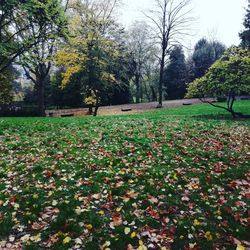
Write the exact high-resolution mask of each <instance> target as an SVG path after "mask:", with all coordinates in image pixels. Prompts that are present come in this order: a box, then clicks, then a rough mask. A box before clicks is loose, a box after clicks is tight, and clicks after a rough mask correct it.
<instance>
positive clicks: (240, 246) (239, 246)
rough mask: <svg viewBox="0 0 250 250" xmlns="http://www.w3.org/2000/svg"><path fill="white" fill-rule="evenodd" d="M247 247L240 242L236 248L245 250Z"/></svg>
mask: <svg viewBox="0 0 250 250" xmlns="http://www.w3.org/2000/svg"><path fill="white" fill-rule="evenodd" d="M245 249H246V248H245V247H244V246H242V245H240V244H238V245H237V248H236V250H245Z"/></svg>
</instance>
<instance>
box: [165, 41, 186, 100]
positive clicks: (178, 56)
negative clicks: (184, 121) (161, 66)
mask: <svg viewBox="0 0 250 250" xmlns="http://www.w3.org/2000/svg"><path fill="white" fill-rule="evenodd" d="M186 75H187V68H186V63H185V55H184V52H183V49H182V47H181V46H176V47H174V49H173V50H172V51H171V52H170V55H169V64H168V65H167V67H166V70H165V77H164V85H165V87H166V92H167V94H166V98H167V99H178V98H183V97H184V94H185V91H186V79H187V78H186Z"/></svg>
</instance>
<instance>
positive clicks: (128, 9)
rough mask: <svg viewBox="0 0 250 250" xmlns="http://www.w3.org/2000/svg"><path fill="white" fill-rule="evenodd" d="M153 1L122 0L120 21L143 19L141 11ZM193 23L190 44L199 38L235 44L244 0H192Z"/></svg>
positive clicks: (190, 45) (241, 19)
mask: <svg viewBox="0 0 250 250" xmlns="http://www.w3.org/2000/svg"><path fill="white" fill-rule="evenodd" d="M153 2H154V0H123V6H122V10H121V15H120V16H119V19H120V21H121V22H122V23H123V24H124V25H125V26H126V27H129V25H131V24H132V23H133V22H134V21H136V20H141V19H143V18H144V16H143V14H142V11H145V10H147V9H152V6H153ZM192 7H193V16H195V17H196V21H195V23H194V25H193V28H194V33H195V36H193V37H192V38H188V39H187V40H188V41H189V40H190V41H189V42H188V41H187V43H188V44H187V45H186V46H189V47H193V45H194V44H195V43H196V42H197V40H199V39H200V38H201V37H211V36H212V37H215V38H217V39H218V40H219V41H222V42H223V43H224V44H225V45H226V46H230V45H233V44H234V45H238V44H239V41H240V40H239V36H238V34H239V32H240V31H241V30H242V29H243V28H244V27H243V24H242V23H243V19H244V15H245V13H246V11H245V8H246V7H247V0H193V3H192Z"/></svg>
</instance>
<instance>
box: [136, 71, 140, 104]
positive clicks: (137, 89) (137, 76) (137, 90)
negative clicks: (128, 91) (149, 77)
mask: <svg viewBox="0 0 250 250" xmlns="http://www.w3.org/2000/svg"><path fill="white" fill-rule="evenodd" d="M135 86H136V103H139V102H140V76H139V75H138V74H136V76H135Z"/></svg>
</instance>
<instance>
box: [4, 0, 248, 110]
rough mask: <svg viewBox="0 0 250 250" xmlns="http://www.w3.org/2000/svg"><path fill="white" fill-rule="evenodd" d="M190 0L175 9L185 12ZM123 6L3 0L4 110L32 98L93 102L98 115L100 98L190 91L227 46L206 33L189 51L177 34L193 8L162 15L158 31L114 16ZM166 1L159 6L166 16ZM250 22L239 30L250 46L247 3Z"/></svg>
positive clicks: (36, 103)
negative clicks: (124, 22)
mask: <svg viewBox="0 0 250 250" xmlns="http://www.w3.org/2000/svg"><path fill="white" fill-rule="evenodd" d="M162 2H163V3H164V0H163V1H162ZM165 2H166V1H165ZM173 2H176V3H178V0H175V1H173ZM184 2H185V1H184ZM189 2H190V1H186V2H185V4H184V5H183V6H182V9H180V10H179V12H178V13H174V14H175V15H176V16H177V17H182V18H184V15H183V14H182V12H181V11H182V10H184V9H185V8H186V7H188V4H189ZM164 6H165V5H164ZM118 7H119V1H116V0H101V1H95V0H91V1H85V0H76V1H59V0H43V1H41V0H22V1H19V0H1V6H0V27H1V29H0V105H1V110H2V111H3V110H4V109H6V110H8V113H9V114H10V113H11V112H13V113H15V114H17V113H18V112H17V111H18V109H19V107H22V106H26V107H30V108H31V109H30V110H32V112H31V111H29V112H31V113H32V115H35V114H37V115H44V114H45V109H47V108H70V107H72V108H76V107H89V109H90V112H91V113H93V114H94V115H96V114H97V110H98V107H99V106H101V105H115V104H125V103H133V102H136V103H139V102H151V101H157V100H159V99H161V97H163V99H165V100H171V99H180V98H184V96H185V94H186V92H187V83H189V82H192V81H194V80H195V79H197V78H200V77H202V76H204V75H205V73H206V72H207V71H208V69H209V67H210V66H211V65H212V64H213V63H214V62H215V61H217V60H218V59H219V58H220V57H221V56H222V55H223V53H224V52H225V50H226V47H225V46H224V45H223V44H222V43H221V42H219V41H216V40H212V39H209V38H208V39H207V38H202V39H200V40H199V41H197V43H196V45H195V46H194V48H193V51H192V52H189V53H188V54H189V55H188V56H185V53H184V47H183V46H185V44H183V43H181V42H179V41H178V36H181V35H182V33H181V30H182V29H183V30H187V29H188V27H184V26H182V23H183V21H184V20H185V21H186V23H187V24H188V25H189V26H190V25H191V17H190V16H189V17H185V19H182V21H181V22H180V23H178V22H179V20H180V18H179V19H176V20H170V21H169V22H170V23H167V22H166V23H165V24H164V23H161V24H160V25H163V26H162V29H160V31H157V28H155V27H154V26H152V25H150V23H146V22H136V23H134V24H133V25H131V26H130V27H129V28H128V29H127V30H125V29H124V27H123V26H122V25H121V24H120V23H118V22H117V21H116V18H115V15H116V10H117V8H118ZM167 8H168V6H167V5H166V6H165V9H164V8H160V9H161V10H162V14H163V16H164V15H166V13H168V9H167ZM185 13H188V12H185ZM150 19H151V20H153V21H155V20H156V19H154V16H153V17H152V16H149V20H150ZM171 22H172V23H171ZM173 24H175V25H173ZM172 26H173V27H177V28H176V30H172V28H171V27H172ZM157 27H158V26H157ZM245 27H246V30H245V31H244V32H242V33H241V35H240V36H241V38H242V44H243V45H244V46H245V47H247V46H248V45H249V33H248V32H249V11H248V12H247V15H246V20H245ZM161 30H163V31H164V30H165V32H162V33H161ZM171 32H172V33H171ZM176 34H177V35H176ZM170 35H171V36H170ZM159 37H160V39H159ZM172 37H175V39H173V40H171V39H172ZM159 71H160V74H159ZM32 107H33V108H32ZM11 110H12V111H11Z"/></svg>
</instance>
